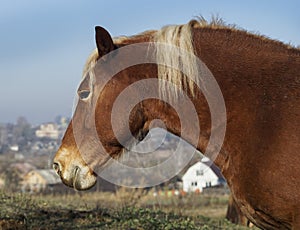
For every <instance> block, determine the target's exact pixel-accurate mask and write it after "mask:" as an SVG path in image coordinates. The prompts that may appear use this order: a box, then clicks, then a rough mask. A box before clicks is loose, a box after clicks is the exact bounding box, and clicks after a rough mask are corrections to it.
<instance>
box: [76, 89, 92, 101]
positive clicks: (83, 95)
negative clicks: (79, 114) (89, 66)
mask: <svg viewBox="0 0 300 230" xmlns="http://www.w3.org/2000/svg"><path fill="white" fill-rule="evenodd" d="M89 95H90V91H89V90H81V91H78V96H79V98H80V99H81V100H84V99H87V98H88V97H89Z"/></svg>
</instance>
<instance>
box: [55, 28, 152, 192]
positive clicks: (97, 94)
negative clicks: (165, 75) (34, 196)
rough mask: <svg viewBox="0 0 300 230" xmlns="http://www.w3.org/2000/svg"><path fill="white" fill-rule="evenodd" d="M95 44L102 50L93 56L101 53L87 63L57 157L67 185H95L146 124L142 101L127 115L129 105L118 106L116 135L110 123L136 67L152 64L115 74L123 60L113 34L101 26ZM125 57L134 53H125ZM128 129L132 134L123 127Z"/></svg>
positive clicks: (58, 171)
mask: <svg viewBox="0 0 300 230" xmlns="http://www.w3.org/2000/svg"><path fill="white" fill-rule="evenodd" d="M96 44H97V51H98V52H96V53H95V54H94V55H96V56H97V57H96V58H95V57H94V60H93V61H90V63H88V64H87V68H86V71H84V72H85V73H84V77H83V79H82V81H81V83H80V85H79V88H78V90H77V94H78V103H77V106H76V109H75V112H74V114H73V117H72V121H71V123H70V124H69V126H68V129H67V130H66V132H65V135H64V137H63V140H62V144H61V146H60V148H59V150H58V151H57V153H56V155H55V158H54V166H53V167H54V169H55V170H56V172H57V173H58V174H59V175H60V177H61V179H62V181H63V182H64V183H65V184H66V185H68V186H70V187H74V188H76V189H79V190H83V189H88V188H90V187H92V186H93V185H94V184H95V183H96V173H95V172H96V171H97V170H99V168H101V167H103V166H104V165H105V164H106V163H107V162H108V161H109V159H111V158H115V157H117V156H119V155H120V152H121V151H122V150H123V148H124V147H123V145H122V144H124V143H126V141H128V139H129V138H130V137H129V136H131V137H132V136H137V135H138V134H140V133H141V132H140V131H141V130H142V129H143V128H144V125H145V119H144V116H143V113H142V108H141V104H137V105H136V106H134V108H132V109H131V111H130V115H129V117H127V118H124V113H125V111H122V108H123V109H124V110H126V108H124V106H121V107H118V108H117V111H116V113H115V116H116V117H115V119H114V121H116V122H115V123H114V124H113V125H114V127H117V129H118V132H117V134H116V132H114V131H113V127H112V126H113V125H112V124H111V120H112V118H111V117H112V111H113V109H114V108H113V104H114V101H115V100H116V99H117V97H118V95H119V94H120V92H122V91H123V90H124V89H125V88H126V87H127V86H128V85H129V84H130V83H132V82H134V81H136V79H135V77H136V75H137V74H136V72H137V71H139V72H142V71H144V72H149V71H147V68H152V67H153V66H152V67H151V65H144V66H143V65H141V66H135V67H133V68H127V69H125V70H123V71H121V72H114V70H115V69H114V67H115V66H116V64H118V65H122V63H115V62H116V60H119V59H118V55H119V54H118V51H117V50H118V47H117V46H116V45H115V44H114V43H113V40H112V38H111V36H110V34H109V33H108V32H107V31H106V30H105V29H103V28H101V27H96ZM109 55H110V56H109ZM122 55H125V57H126V56H127V57H129V56H130V54H129V53H128V54H127V55H126V53H125V54H124V52H123V54H122ZM92 59H93V58H92ZM120 59H122V58H120ZM114 61H115V62H114ZM93 62H94V63H93ZM110 75H113V77H111V76H110ZM143 76H144V77H145V76H146V75H145V74H143ZM139 77H140V76H139ZM129 93H130V94H131V95H132V97H135V96H136V92H134V90H130V91H129ZM124 99H125V100H124ZM123 100H124V103H126V101H128V100H127V99H126V98H123ZM121 103H122V102H121ZM128 119H129V122H128ZM128 129H129V130H130V133H129V134H128V132H126V131H124V130H128ZM116 135H117V137H116ZM120 142H121V143H122V144H121V143H120Z"/></svg>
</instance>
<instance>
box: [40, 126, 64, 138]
mask: <svg viewBox="0 0 300 230" xmlns="http://www.w3.org/2000/svg"><path fill="white" fill-rule="evenodd" d="M59 134H60V132H59V130H58V127H57V125H56V124H54V123H46V124H42V125H40V128H39V129H38V130H36V131H35V135H36V136H37V137H39V138H43V137H47V138H50V139H58V137H59Z"/></svg>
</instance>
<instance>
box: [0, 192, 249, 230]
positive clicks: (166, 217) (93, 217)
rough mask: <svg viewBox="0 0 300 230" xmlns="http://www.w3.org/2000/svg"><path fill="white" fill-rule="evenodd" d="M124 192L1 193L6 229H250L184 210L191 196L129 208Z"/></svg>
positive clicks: (0, 215)
mask: <svg viewBox="0 0 300 230" xmlns="http://www.w3.org/2000/svg"><path fill="white" fill-rule="evenodd" d="M124 194H125V193H122V196H120V194H119V195H118V194H115V195H114V194H110V193H95V194H91V193H80V194H74V195H68V196H51V195H48V196H29V195H22V194H8V193H0V207H1V209H0V229H146V230H148V229H157V230H158V229H247V228H245V227H241V226H237V225H233V224H231V223H229V222H228V221H227V220H226V219H224V217H222V216H220V217H213V218H211V217H205V216H203V215H197V213H194V214H193V215H188V214H187V213H188V212H184V211H183V210H184V209H189V205H190V203H191V202H193V201H192V200H191V197H190V198H188V197H187V198H186V200H184V202H185V203H186V204H185V205H184V203H180V202H178V204H176V203H175V201H174V200H173V201H172V199H175V198H164V199H162V200H161V201H158V200H157V198H155V199H154V198H153V197H152V196H149V195H145V196H143V197H139V198H138V200H139V202H135V204H134V205H133V204H129V205H128V204H127V203H124V200H123V199H125V198H124V197H126V195H124ZM128 196H134V195H132V194H128ZM192 198H193V199H195V198H194V197H192ZM176 199H177V200H178V198H176ZM155 200H156V202H157V203H156V204H155ZM197 200H201V202H204V200H206V201H207V202H206V205H207V206H200V207H198V209H209V208H210V207H211V206H212V207H214V206H215V207H217V206H219V207H223V206H224V205H225V204H226V200H225V199H224V197H221V198H216V197H214V198H212V197H210V198H209V197H207V198H201V196H198V199H197ZM209 200H210V201H209ZM208 201H209V202H208ZM181 202H183V201H181ZM194 202H195V200H194ZM201 202H200V203H201ZM204 203H205V202H204ZM180 205H181V207H180V208H179V206H180ZM159 206H161V207H159ZM192 209H193V208H192ZM200 213H201V212H200Z"/></svg>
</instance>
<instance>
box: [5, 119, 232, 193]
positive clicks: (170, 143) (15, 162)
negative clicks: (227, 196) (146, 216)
mask: <svg viewBox="0 0 300 230" xmlns="http://www.w3.org/2000/svg"><path fill="white" fill-rule="evenodd" d="M69 122H70V118H67V117H63V116H57V117H56V118H55V119H54V120H53V121H52V122H46V123H43V124H39V125H32V124H30V123H29V122H28V121H27V119H26V118H25V117H19V118H18V119H17V121H16V122H15V123H7V124H0V190H1V189H4V190H6V191H10V192H23V193H31V194H32V193H74V192H76V191H74V190H73V189H71V188H68V187H66V186H65V185H63V184H62V182H61V180H60V178H59V177H58V176H57V175H56V173H55V172H54V170H53V169H52V160H53V157H54V154H55V152H56V151H57V149H58V147H59V145H60V142H61V139H62V137H63V135H64V132H65V130H66V128H67V126H68V123H69ZM151 135H152V136H154V139H153V140H154V141H155V140H157V141H160V140H159V139H160V132H159V131H156V132H152V133H151ZM155 137H156V138H155ZM177 141H178V138H177V137H175V136H173V135H172V134H168V135H167V136H166V140H165V142H164V143H163V144H162V146H161V147H160V149H159V155H157V158H156V159H155V162H154V163H153V162H152V164H157V163H159V162H162V161H164V160H166V159H168V157H170V155H171V154H172V150H174V149H175V148H176V145H177ZM185 148H186V150H187V151H188V148H189V146H188V144H186V146H185ZM125 159H126V158H125ZM125 161H126V160H125ZM132 162H135V161H131V162H127V163H126V162H125V164H127V165H130V164H131V163H132ZM146 166H147V165H146ZM148 166H149V165H148ZM175 167H176V166H175ZM122 174H124V175H125V174H126V172H124V173H122ZM112 176H114V175H112ZM116 176H118V175H116ZM153 176H155V175H153ZM162 188H164V189H162ZM165 188H167V189H165ZM117 189H118V186H116V185H114V184H112V183H109V182H107V181H105V180H103V179H102V178H98V183H97V185H96V186H94V188H93V189H92V190H91V191H116V190H117ZM156 190H157V191H158V192H157V194H154V195H158V194H159V192H160V191H161V190H164V191H165V192H166V193H168V194H169V195H179V194H185V193H188V192H196V193H203V192H205V191H209V192H211V190H214V192H218V191H221V192H222V193H224V192H228V189H227V186H226V181H225V179H224V178H223V176H222V174H221V173H220V171H219V169H218V168H217V167H216V166H215V165H214V164H212V162H210V161H209V160H208V159H207V158H203V157H202V156H201V154H195V156H194V157H193V159H192V160H191V161H190V163H189V164H188V165H187V166H186V167H185V168H184V169H183V170H182V171H181V172H179V174H178V175H176V176H175V177H174V178H172V179H171V180H170V181H168V182H165V183H163V184H161V185H159V186H158V188H157V189H156Z"/></svg>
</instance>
